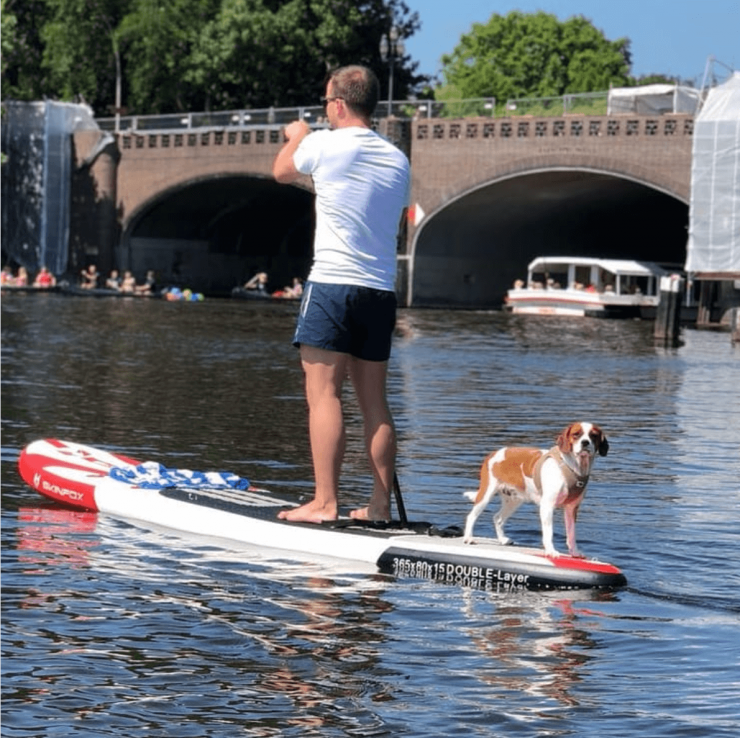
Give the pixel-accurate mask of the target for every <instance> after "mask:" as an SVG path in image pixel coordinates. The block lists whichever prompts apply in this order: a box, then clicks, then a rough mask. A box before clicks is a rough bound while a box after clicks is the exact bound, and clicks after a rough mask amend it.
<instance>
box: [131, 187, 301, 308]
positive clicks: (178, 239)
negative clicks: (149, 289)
mask: <svg viewBox="0 0 740 738" xmlns="http://www.w3.org/2000/svg"><path fill="white" fill-rule="evenodd" d="M312 238H313V195H312V194H311V193H310V192H308V191H306V190H304V189H301V188H298V187H285V186H282V185H279V184H277V183H276V182H275V181H274V180H272V179H271V178H268V177H256V176H247V175H243V176H242V175H229V176H220V177H208V178H202V179H200V180H196V181H191V182H186V183H184V184H182V185H179V186H177V187H175V188H172V189H170V190H167V191H165V192H163V193H161V194H159V195H158V196H157V198H156V199H155V200H153V201H150V202H148V203H146V204H145V205H144V206H143V207H142V208H141V210H140V212H139V213H138V214H137V215H136V217H134V218H132V220H131V223H130V224H129V227H128V229H127V232H126V233H124V235H123V238H122V241H121V245H120V246H119V247H118V248H119V249H120V250H121V253H119V254H118V259H117V262H118V263H119V264H124V265H125V264H128V268H129V269H131V270H132V271H133V272H134V274H137V275H142V274H144V273H146V271H147V270H149V269H152V270H154V272H155V273H156V274H157V276H158V280H159V281H160V282H161V283H162V284H163V285H167V284H172V285H177V286H180V287H183V288H184V287H191V288H193V289H197V290H199V291H203V292H207V293H209V294H228V293H229V292H230V291H231V289H232V288H233V287H235V286H237V285H241V284H244V282H245V281H246V280H247V279H249V278H250V277H251V276H252V275H254V274H255V273H256V272H258V271H265V272H267V273H268V275H269V278H270V282H269V287H270V289H271V290H276V289H281V288H282V287H283V286H285V285H289V284H290V283H291V280H292V278H293V277H302V278H305V277H306V275H307V273H308V268H309V266H310V263H311V249H312Z"/></svg>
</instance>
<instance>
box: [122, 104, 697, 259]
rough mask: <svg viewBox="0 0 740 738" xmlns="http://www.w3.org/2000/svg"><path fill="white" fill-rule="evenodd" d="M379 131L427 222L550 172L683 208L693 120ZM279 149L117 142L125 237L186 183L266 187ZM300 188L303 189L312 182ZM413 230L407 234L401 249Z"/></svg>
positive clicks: (574, 120) (201, 137) (269, 132)
mask: <svg viewBox="0 0 740 738" xmlns="http://www.w3.org/2000/svg"><path fill="white" fill-rule="evenodd" d="M384 124H385V127H383V125H384ZM379 128H380V130H381V133H384V134H386V135H389V136H390V137H391V139H392V140H394V141H397V142H399V145H402V146H403V147H404V149H405V150H407V151H409V152H410V158H411V163H412V174H413V185H412V201H413V202H415V203H419V204H420V205H421V206H422V207H423V209H424V211H425V212H426V213H427V214H428V216H429V215H430V214H433V213H435V212H437V211H439V210H440V209H442V208H444V207H445V205H446V203H448V202H450V201H452V200H455V199H457V198H459V197H460V196H461V195H464V194H465V193H466V192H469V191H473V190H475V189H477V188H480V187H481V186H485V185H487V184H491V183H494V182H496V181H497V180H499V179H502V178H510V177H513V176H519V175H523V174H526V173H528V172H534V171H539V172H541V171H546V170H547V169H548V168H558V169H562V168H575V169H582V170H588V171H598V172H603V173H612V174H613V175H614V176H615V177H623V178H628V179H631V180H632V181H635V182H642V183H644V184H645V185H646V186H649V187H655V188H657V189H659V190H661V191H662V192H666V193H672V194H673V195H674V196H675V197H677V198H679V199H681V200H683V201H684V202H687V203H688V198H689V191H690V176H691V139H692V136H693V130H694V122H693V117H692V116H690V115H667V116H633V115H629V116H612V117H608V116H581V115H567V116H562V117H542V118H538V117H534V116H526V117H513V118H496V119H493V118H487V117H480V118H465V119H442V118H435V119H423V118H422V119H420V120H416V121H398V120H397V121H385V119H384V120H383V121H381V124H380V126H379ZM282 141H283V138H282V134H281V129H280V128H279V127H277V126H265V127H264V128H260V127H256V126H255V127H253V128H248V129H238V130H229V129H228V128H224V129H208V130H205V129H200V130H198V129H191V130H189V131H188V130H185V131H171V132H168V131H157V132H151V133H148V132H143V133H139V132H136V131H124V132H122V133H119V134H118V146H119V151H120V154H121V158H120V162H119V164H118V175H117V188H118V207H119V212H120V213H121V219H122V223H121V226H122V228H123V229H124V230H125V229H126V227H127V224H128V222H129V219H130V218H131V217H133V214H135V213H136V212H137V211H138V210H139V209H140V208H142V207H146V204H147V202H150V201H152V200H153V199H155V198H156V197H157V196H159V195H160V194H161V193H162V192H163V191H165V190H167V189H170V188H172V187H176V186H181V185H182V184H184V183H187V182H189V181H192V180H193V179H196V178H201V179H202V178H204V177H208V176H216V175H223V174H246V175H248V176H256V177H268V178H269V177H270V176H271V168H272V161H273V159H274V157H275V154H276V153H277V151H279V149H280V146H282ZM299 186H301V187H306V188H310V186H311V185H310V181H309V180H308V179H306V181H305V182H304V181H301V182H300V183H299ZM423 225H426V223H424V224H422V226H423ZM417 230H418V227H413V226H410V227H409V240H408V244H411V243H412V242H413V239H414V236H415V233H416V231H417ZM409 248H410V247H409Z"/></svg>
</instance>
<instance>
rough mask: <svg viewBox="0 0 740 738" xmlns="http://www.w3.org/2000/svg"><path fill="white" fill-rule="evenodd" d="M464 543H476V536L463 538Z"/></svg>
mask: <svg viewBox="0 0 740 738" xmlns="http://www.w3.org/2000/svg"><path fill="white" fill-rule="evenodd" d="M463 543H468V544H471V543H475V538H473V536H465V537H464V538H463Z"/></svg>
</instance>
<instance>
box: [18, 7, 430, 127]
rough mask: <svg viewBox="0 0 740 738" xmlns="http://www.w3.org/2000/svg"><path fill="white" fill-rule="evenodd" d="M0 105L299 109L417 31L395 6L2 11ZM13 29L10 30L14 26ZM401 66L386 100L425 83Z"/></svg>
mask: <svg viewBox="0 0 740 738" xmlns="http://www.w3.org/2000/svg"><path fill="white" fill-rule="evenodd" d="M4 2H5V5H4V8H3V9H4V13H3V21H4V26H3V96H4V97H15V98H17V99H26V100H32V99H37V100H38V99H41V98H42V97H50V98H57V99H63V100H72V99H80V98H81V99H84V100H85V101H86V102H88V103H89V104H90V105H91V106H92V107H93V109H94V111H95V113H96V114H97V115H111V114H112V113H113V112H114V103H115V99H116V81H117V79H118V80H120V81H121V83H122V88H123V89H122V102H123V106H124V108H126V109H127V110H128V112H129V113H136V114H139V115H145V114H161V113H172V112H179V111H183V110H208V109H210V110H217V109H221V110H224V109H230V108H242V107H269V106H271V105H273V106H276V107H283V106H292V105H300V104H310V103H312V102H314V101H317V100H318V97H319V96H320V95H321V94H323V81H324V75H325V74H326V71H327V70H328V69H330V68H332V67H335V66H337V65H340V64H347V63H350V62H360V63H365V64H367V65H368V66H370V67H371V68H373V69H375V70H376V72H377V73H378V75H379V77H380V79H381V83H382V86H383V88H384V91H385V86H386V84H387V79H388V73H387V72H388V66H387V64H386V62H384V61H383V60H382V59H381V58H380V48H379V47H380V39H381V38H382V37H383V36H384V35H387V34H388V31H389V29H390V27H391V25H394V26H396V27H397V28H398V29H399V35H400V38H401V39H405V38H408V37H409V36H411V35H413V33H414V32H415V31H416V30H418V28H419V19H418V14H416V13H411V12H410V11H409V9H408V7H407V5H406V3H405V2H404V0H156V1H155V0H4ZM14 18H15V19H16V25H15V28H14V27H13V19H14ZM416 67H417V65H416V64H415V63H413V62H412V61H411V59H410V58H409V57H408V56H404V57H403V58H401V59H398V60H396V62H395V65H394V83H395V86H394V90H395V92H394V96H395V97H397V98H398V97H401V96H403V95H405V94H406V92H407V90H409V89H412V88H414V86H415V85H418V84H419V83H421V82H423V81H425V79H426V78H424V77H421V76H418V75H416Z"/></svg>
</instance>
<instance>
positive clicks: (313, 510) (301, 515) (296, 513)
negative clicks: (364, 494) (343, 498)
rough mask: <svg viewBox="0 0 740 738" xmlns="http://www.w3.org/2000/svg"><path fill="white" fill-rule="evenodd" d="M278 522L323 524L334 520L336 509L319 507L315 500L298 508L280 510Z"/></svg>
mask: <svg viewBox="0 0 740 738" xmlns="http://www.w3.org/2000/svg"><path fill="white" fill-rule="evenodd" d="M278 518H280V520H290V521H292V522H295V523H323V522H324V521H325V520H336V519H337V509H336V507H328V506H324V505H321V504H319V503H317V502H316V500H311V502H307V503H306V504H305V505H301V506H300V507H292V508H291V509H290V510H281V511H280V512H279V513H278Z"/></svg>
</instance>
